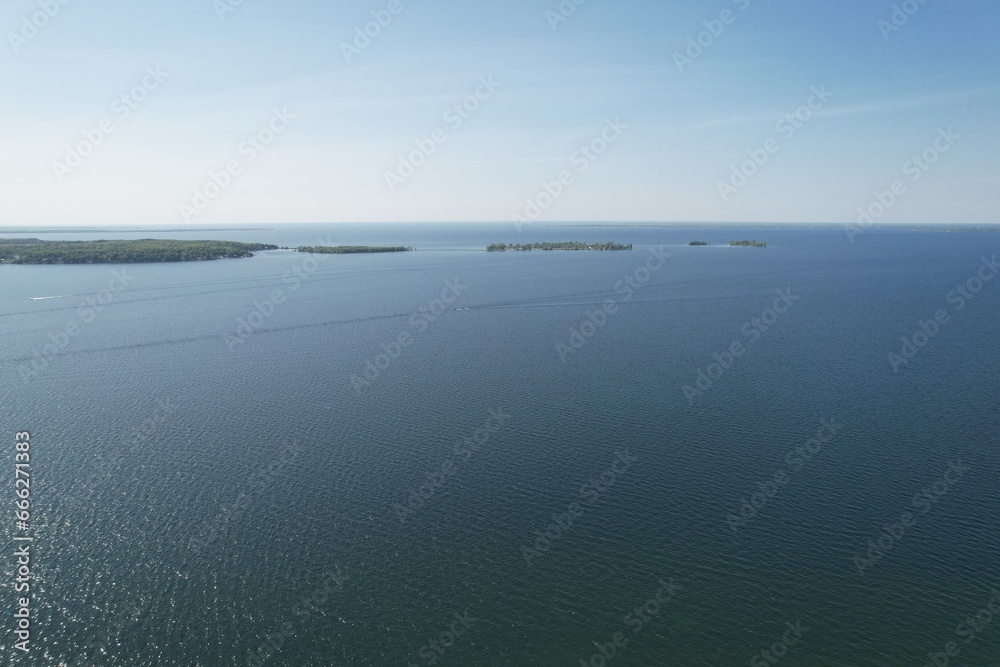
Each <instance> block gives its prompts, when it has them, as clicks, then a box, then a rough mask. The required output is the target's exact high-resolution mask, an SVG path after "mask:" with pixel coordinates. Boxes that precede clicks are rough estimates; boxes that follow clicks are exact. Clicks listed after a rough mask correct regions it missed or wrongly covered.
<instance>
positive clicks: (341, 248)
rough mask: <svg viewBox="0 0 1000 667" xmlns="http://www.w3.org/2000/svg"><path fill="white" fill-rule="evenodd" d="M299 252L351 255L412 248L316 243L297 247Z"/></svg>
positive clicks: (406, 250)
mask: <svg viewBox="0 0 1000 667" xmlns="http://www.w3.org/2000/svg"><path fill="white" fill-rule="evenodd" d="M297 250H298V251H299V252H313V253H319V254H322V255H352V254H356V253H366V252H409V251H411V250H413V248H410V247H408V246H401V245H400V246H375V245H337V246H331V245H318V246H307V245H303V246H299V247H298V248H297Z"/></svg>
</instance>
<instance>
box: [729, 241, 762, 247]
mask: <svg viewBox="0 0 1000 667" xmlns="http://www.w3.org/2000/svg"><path fill="white" fill-rule="evenodd" d="M729 245H730V246H742V247H744V248H766V247H767V243H765V242H763V241H730V242H729Z"/></svg>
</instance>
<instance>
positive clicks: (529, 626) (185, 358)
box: [0, 225, 1000, 667]
mask: <svg viewBox="0 0 1000 667" xmlns="http://www.w3.org/2000/svg"><path fill="white" fill-rule="evenodd" d="M29 236H30V234H29ZM70 236H73V237H74V238H79V237H81V235H70ZM108 236H109V234H94V235H85V236H83V237H84V238H99V237H108ZM131 236H132V237H134V238H141V237H145V236H155V237H157V238H166V237H171V238H204V237H208V238H231V239H234V240H241V241H268V242H274V243H278V244H281V245H290V246H296V245H302V244H314V243H316V242H317V240H318V239H320V238H329V239H330V240H331V242H334V243H344V244H355V243H358V244H365V243H371V244H392V245H412V246H414V247H416V248H417V249H418V251H417V252H412V253H401V254H390V255H350V256H331V257H326V258H325V259H323V261H315V259H314V258H312V257H310V256H306V255H302V254H297V253H294V252H291V251H284V250H279V251H272V252H264V253H259V254H258V255H257V256H256V257H254V258H252V259H244V260H223V261H215V262H204V263H191V264H144V265H129V266H126V267H124V268H123V267H118V266H107V265H93V266H11V265H0V374H2V378H3V380H2V396H0V399H2V402H0V424H3V428H4V429H5V431H6V433H5V434H4V435H3V436H2V437H3V439H5V441H6V442H7V443H8V444H7V445H6V448H5V451H6V452H7V453H6V454H4V456H5V457H6V458H5V460H8V461H10V462H13V450H14V445H13V443H14V433H15V432H16V431H20V430H28V431H30V432H31V442H32V457H33V458H32V474H33V483H34V486H33V487H32V503H33V522H34V525H33V529H34V532H35V535H36V542H35V543H34V545H33V549H34V561H33V564H32V567H33V575H32V576H33V577H34V578H35V582H34V583H35V600H34V606H35V614H36V615H35V618H34V619H33V626H32V627H33V636H32V653H31V654H30V655H29V656H28V657H27V658H23V657H18V658H15V659H14V661H13V662H14V663H16V664H39V665H50V664H52V665H55V664H61V662H65V663H69V664H74V663H73V661H74V660H75V661H77V662H78V664H84V663H85V662H89V663H92V664H106V665H185V666H189V665H233V664H240V665H247V664H260V662H263V664H268V665H295V666H311V665H317V666H318V665H408V664H410V665H428V664H438V665H456V666H458V665H461V666H469V665H579V664H581V663H580V661H581V660H583V661H584V664H593V665H599V664H601V660H602V659H603V658H595V659H593V660H592V656H595V655H596V656H600V652H601V651H602V650H603V651H604V652H605V653H606V654H608V655H611V654H612V652H613V654H614V655H613V657H611V658H609V659H607V664H608V665H622V666H624V665H642V666H668V665H677V666H685V667H686V666H691V667H700V666H719V665H737V664H741V665H746V664H769V663H768V662H767V661H766V660H765V662H763V663H760V662H759V661H760V660H764V658H763V657H760V653H761V651H764V650H771V647H772V645H775V643H776V642H777V643H778V645H777V646H776V649H777V651H778V653H779V654H782V655H783V656H784V657H782V658H781V662H780V664H782V665H789V666H794V665H801V666H809V667H816V666H826V665H829V666H847V665H858V666H869V665H871V666H898V665H917V666H919V665H923V664H925V663H926V662H927V661H928V659H929V657H928V654H929V653H934V652H937V651H942V650H943V649H944V647H945V645H946V644H947V643H948V642H950V641H955V642H957V643H958V645H959V646H960V650H961V653H960V655H959V656H958V657H953V658H951V664H966V665H969V666H970V667H971V666H974V665H983V666H988V665H998V664H1000V616H996V615H994V616H995V619H994V620H992V621H991V622H989V623H986V624H983V623H980V624H979V625H978V626H977V627H978V628H979V629H978V630H977V631H976V632H975V633H974V635H975V640H974V641H972V642H971V643H966V642H965V639H966V638H968V632H969V631H970V627H971V626H967V625H965V626H963V625H962V624H963V622H964V619H966V618H967V617H973V618H975V616H976V614H977V612H979V611H980V610H981V609H985V608H987V607H988V605H989V603H990V601H991V596H993V595H994V591H996V590H998V589H1000V576H998V567H1000V527H998V522H997V516H998V510H1000V481H998V479H1000V477H998V472H1000V465H998V464H1000V454H998V450H997V445H998V443H997V433H998V431H1000V428H998V418H997V397H998V395H1000V378H998V372H1000V360H998V355H997V335H998V325H1000V311H998V306H1000V278H997V279H994V280H993V281H992V282H986V283H985V284H982V289H981V290H980V291H978V292H976V293H973V292H968V298H966V297H965V296H961V293H959V292H953V290H956V288H957V287H958V286H960V285H963V286H966V287H972V288H975V287H977V283H976V280H975V277H976V276H977V273H979V274H980V275H987V274H988V273H989V270H988V269H986V268H982V267H983V266H984V265H983V258H984V257H986V258H987V259H988V258H991V257H993V256H994V255H995V254H996V253H997V251H998V249H1000V248H998V246H1000V236H997V235H995V234H990V233H942V232H910V231H906V232H904V231H893V232H889V231H877V230H869V231H867V232H865V233H864V234H863V235H861V236H859V237H857V238H856V239H854V243H853V244H852V243H849V242H848V240H847V238H846V236H845V234H844V232H843V230H842V229H840V228H829V229H788V228H761V229H738V230H733V229H718V228H715V229H697V228H651V227H626V228H595V227H586V228H570V229H559V228H552V227H542V226H537V227H534V228H530V227H529V228H527V229H525V230H524V233H523V234H520V235H519V234H518V233H517V232H516V230H514V229H513V227H512V226H511V225H506V226H499V225H498V226H492V227H491V226H478V227H469V226H465V227H463V226H437V227H434V226H409V227H398V226H397V227H391V226H383V227H362V226H347V227H344V226H301V225H299V226H287V227H280V228H276V229H274V230H267V231H244V232H235V231H233V232H214V233H201V234H176V233H175V234H166V233H158V234H133V235H131ZM736 238H756V239H761V240H766V241H767V242H768V247H767V248H766V249H757V248H730V247H728V242H729V241H730V240H731V239H736ZM570 239H575V240H583V241H605V240H614V241H619V242H623V243H629V242H631V243H633V244H635V249H634V250H632V251H631V252H600V253H598V252H578V253H560V252H531V253H489V254H487V253H484V252H482V251H481V248H483V247H485V245H487V244H488V243H492V242H517V241H540V240H550V241H561V240H570ZM691 240H705V241H710V242H712V244H713V245H711V246H709V247H689V246H687V242H688V241H691ZM661 246H662V248H661ZM654 248H655V249H657V250H656V251H655V252H654V251H653V250H652V249H654ZM664 253H665V254H669V257H666V258H665V259H659V256H661V255H663V254H664ZM650 268H652V270H649V269H650ZM122 271H124V274H122V273H121V272H122ZM970 279H973V281H972V284H971V285H970V284H969V280H970ZM630 283H631V286H630ZM122 284H124V285H125V288H124V289H123V290H119V291H114V292H113V294H110V293H106V294H105V295H104V296H103V297H102V296H101V291H102V290H104V289H106V288H112V289H116V288H118V287H120V286H121V285H122ZM966 287H963V289H966ZM779 292H780V293H781V294H783V295H784V298H782V297H780V296H779ZM956 295H957V296H956ZM46 296H54V297H59V298H52V299H40V300H32V299H33V298H35V297H46ZM88 298H91V299H94V301H93V302H92V303H91V304H88V301H87V300H88ZM102 299H103V300H104V301H107V300H108V299H110V302H109V303H106V304H102V303H101V300H102ZM442 299H443V300H442ZM446 302H447V303H446ZM605 306H607V309H606V310H602V308H604V307H605ZM609 311H610V312H609ZM779 311H782V312H779ZM937 311H945V312H944V314H945V315H946V316H947V318H946V319H945V321H943V323H940V324H936V327H937V328H936V331H935V333H934V335H933V336H925V335H922V332H921V324H920V323H921V322H923V323H924V328H925V329H928V330H930V329H934V328H935V327H934V326H931V325H929V324H927V323H928V321H931V320H933V319H934V318H935V314H936V313H937ZM755 318H756V321H755ZM595 322H596V323H595ZM67 331H73V332H76V334H77V335H73V336H69V335H68V334H66V332H67ZM574 331H577V332H580V333H579V335H576V334H574V333H573V332H574ZM401 336H402V337H401ZM903 337H907V338H910V339H911V340H912V339H913V338H914V337H915V338H916V341H917V342H918V343H923V345H922V346H920V347H919V348H918V347H914V349H912V350H909V349H908V350H907V354H909V355H910V356H911V357H912V358H910V359H906V362H905V363H903V362H900V361H899V360H897V363H896V367H897V368H896V370H898V372H896V370H894V368H893V366H892V364H891V362H890V358H889V356H888V355H889V353H890V352H896V353H897V354H900V356H901V357H902V352H903V350H902V348H903V342H902V338H903ZM401 341H403V342H404V344H403V345H399V342H401ZM734 344H736V347H735V349H742V353H741V354H739V355H738V356H732V357H730V356H729V352H730V351H731V350H732V349H734ZM46 345H50V347H49V348H46ZM397 345H398V347H397ZM51 346H56V347H51ZM54 349H58V352H57V353H55V354H52V351H53V350H54ZM713 364H717V365H715V366H713ZM352 377H353V380H352ZM685 386H687V387H688V389H686V390H685ZM824 420H826V423H827V424H831V423H832V424H833V425H834V427H833V428H832V429H830V428H824V429H823V431H821V435H822V436H823V438H822V440H823V441H821V440H819V439H815V436H816V435H817V430H818V429H820V427H821V423H823V422H824ZM831 420H832V422H831ZM811 439H812V440H811ZM824 441H825V442H824ZM958 462H960V464H958ZM956 465H957V467H956ZM950 466H951V467H950ZM12 468H13V466H12V465H11V466H10V469H11V472H10V474H9V481H8V482H7V484H8V489H7V491H5V492H4V493H6V494H8V495H9V496H10V497H11V498H13V472H12ZM956 470H957V471H958V472H956ZM925 491H926V495H922V494H924V493H925ZM755 494H756V495H755ZM741 506H742V514H741ZM905 512H911V513H912V515H910V516H909V519H907V524H908V525H905V526H903V520H904V518H905V517H906V515H904V513H905ZM886 526H889V528H888V530H889V531H890V533H889V535H891V533H892V532H895V536H894V537H892V538H891V540H890V538H889V537H888V536H887V533H886V532H885V530H884V528H885V527H886ZM5 535H6V542H7V548H6V550H5V553H6V554H8V555H7V556H5V557H4V559H3V572H4V576H5V591H6V592H5V594H4V596H3V600H2V605H3V607H4V610H5V611H4V615H3V617H4V618H6V619H8V621H7V623H8V627H7V628H4V631H3V632H4V634H3V636H2V639H0V642H2V644H3V648H4V651H3V653H4V654H5V655H8V656H9V655H10V654H11V653H12V643H13V634H12V633H11V632H10V627H11V626H12V620H10V619H11V615H12V613H13V609H14V601H13V592H12V591H11V589H10V587H9V585H6V582H9V581H11V580H12V579H13V576H14V567H15V565H14V559H13V557H12V556H10V554H12V553H13V551H14V548H15V547H14V542H13V540H12V537H13V535H14V530H13V525H9V526H8V527H7V529H6V532H5ZM880 538H881V545H882V546H881V547H878V544H879V540H880ZM869 541H871V542H872V543H873V544H875V545H876V547H877V548H878V549H879V550H880V553H881V556H880V557H879V555H878V553H876V552H875V551H872V552H870V547H869V544H868V543H869ZM890 541H891V544H890ZM870 556H874V558H870ZM658 597H659V599H658ZM997 605H1000V594H997V596H996V598H995V599H994V607H997ZM637 608H638V609H637ZM980 618H981V619H983V618H985V617H984V616H981V617H980ZM797 623H798V626H797V628H798V634H796V633H795V632H792V631H790V630H789V627H796V624H797ZM789 624H791V626H790V625H789ZM963 628H964V630H965V632H966V634H964V635H963V634H960V633H961V632H962V630H963ZM615 633H621V634H620V635H618V638H619V643H620V644H622V645H620V646H615V644H614V638H615ZM799 635H801V636H799ZM786 640H792V641H789V642H788V644H784V642H785V641H786ZM268 642H270V643H271V644H273V645H276V646H277V647H278V648H276V649H275V648H267V647H268ZM786 647H787V654H785V653H784V651H785V648H786ZM253 654H256V655H258V656H259V657H258V658H253V657H251V656H252V655H253ZM269 654H270V655H269ZM5 659H6V658H5ZM432 660H433V661H434V662H433V663H432V662H431V661H432ZM754 660H757V661H758V662H757V663H755V662H754Z"/></svg>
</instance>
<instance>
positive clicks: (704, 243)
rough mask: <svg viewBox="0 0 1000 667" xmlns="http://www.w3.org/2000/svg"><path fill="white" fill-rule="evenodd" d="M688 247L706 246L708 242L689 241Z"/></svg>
mask: <svg viewBox="0 0 1000 667" xmlns="http://www.w3.org/2000/svg"><path fill="white" fill-rule="evenodd" d="M688 245H708V241H691V242H690V243H688Z"/></svg>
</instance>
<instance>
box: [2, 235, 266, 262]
mask: <svg viewBox="0 0 1000 667" xmlns="http://www.w3.org/2000/svg"><path fill="white" fill-rule="evenodd" d="M277 249H278V246H276V245H271V244H267V243H238V242H236V241H173V240H161V239H139V240H115V241H42V240H40V239H33V238H23V239H16V238H15V239H0V262H4V263H9V264H136V263H141V262H195V261H203V260H209V259H229V258H236V257H253V253H254V252H256V251H258V250H277Z"/></svg>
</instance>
